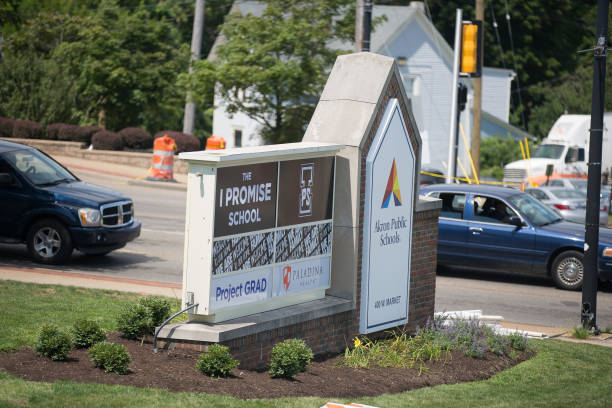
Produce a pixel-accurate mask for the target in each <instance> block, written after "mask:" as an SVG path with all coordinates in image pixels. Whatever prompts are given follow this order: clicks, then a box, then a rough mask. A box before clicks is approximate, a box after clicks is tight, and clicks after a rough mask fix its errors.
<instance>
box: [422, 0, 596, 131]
mask: <svg viewBox="0 0 612 408" xmlns="http://www.w3.org/2000/svg"><path fill="white" fill-rule="evenodd" d="M428 4H429V8H430V10H431V15H432V21H433V22H434V24H435V26H436V28H437V29H438V31H440V32H441V33H442V35H443V36H444V38H445V39H446V41H447V42H448V43H449V44H451V46H452V44H453V43H454V30H455V27H454V26H455V9H457V8H461V9H463V18H464V19H470V18H473V17H474V0H451V1H446V0H432V1H430V2H428ZM506 4H507V5H508V14H509V16H510V23H511V30H512V37H510V35H509V30H508V28H507V24H506V17H505V15H506ZM595 4H596V2H595V1H594V0H588V1H572V0H508V1H507V2H501V1H497V2H495V1H489V0H487V1H486V2H485V47H484V49H485V53H484V64H485V65H486V66H491V67H506V68H509V69H513V70H514V69H515V65H514V61H516V71H517V74H518V77H519V81H518V83H520V85H521V88H522V89H521V99H522V106H520V107H519V106H518V91H517V89H516V85H517V81H516V80H515V81H513V82H514V83H513V94H512V95H513V96H512V102H513V112H512V115H511V122H512V123H513V124H516V125H517V126H522V125H523V124H522V119H521V109H523V110H524V112H523V113H524V116H525V119H526V123H525V126H526V127H525V128H526V129H527V128H530V127H531V122H532V119H531V112H532V110H533V109H534V108H535V107H536V106H537V104H538V102H539V101H538V99H537V97H536V96H534V95H532V94H531V92H529V91H525V88H527V89H529V88H530V87H531V86H532V85H534V84H539V83H542V84H543V86H544V87H546V86H547V85H545V83H546V82H547V81H551V80H555V79H558V78H560V77H564V76H566V75H569V74H572V73H574V72H575V70H576V69H577V68H578V67H579V65H580V58H581V57H580V55H579V54H577V51H578V50H584V49H587V48H591V47H592V46H593V41H594V40H593V39H594V34H593V32H594V27H595V11H596V7H595ZM493 13H494V14H495V18H496V21H497V23H498V31H499V34H500V42H501V49H503V52H501V50H500V44H498V42H497V38H496V35H495V29H494V27H493V24H492V22H493ZM511 41H512V42H511ZM512 44H513V45H514V53H513V52H512Z"/></svg>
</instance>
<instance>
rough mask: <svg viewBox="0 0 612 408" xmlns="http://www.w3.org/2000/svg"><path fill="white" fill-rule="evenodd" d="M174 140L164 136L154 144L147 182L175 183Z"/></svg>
mask: <svg viewBox="0 0 612 408" xmlns="http://www.w3.org/2000/svg"><path fill="white" fill-rule="evenodd" d="M175 150H176V143H175V142H174V139H172V138H171V137H168V135H163V136H162V137H158V138H157V139H155V142H153V160H152V163H151V168H150V169H149V177H147V180H155V181H175V180H174V173H173V171H174V151H175Z"/></svg>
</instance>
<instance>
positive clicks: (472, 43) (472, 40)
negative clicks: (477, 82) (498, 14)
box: [459, 20, 482, 77]
mask: <svg viewBox="0 0 612 408" xmlns="http://www.w3.org/2000/svg"><path fill="white" fill-rule="evenodd" d="M481 31H482V21H478V20H473V21H464V22H463V23H462V25H461V69H460V73H459V74H460V75H461V76H468V77H480V75H481V71H482V66H481V63H480V61H481V60H482V58H481V53H482V41H481V38H482V34H481Z"/></svg>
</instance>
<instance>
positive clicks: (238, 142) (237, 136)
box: [234, 129, 242, 147]
mask: <svg viewBox="0 0 612 408" xmlns="http://www.w3.org/2000/svg"><path fill="white" fill-rule="evenodd" d="M234 146H235V147H241V146H242V130H238V129H234Z"/></svg>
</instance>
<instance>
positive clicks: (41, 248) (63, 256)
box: [26, 218, 73, 265]
mask: <svg viewBox="0 0 612 408" xmlns="http://www.w3.org/2000/svg"><path fill="white" fill-rule="evenodd" d="M26 240H27V245H28V251H29V252H30V256H31V257H32V258H34V260H35V261H36V262H40V263H44V264H54V265H57V264H60V263H62V262H64V261H65V260H67V259H68V258H69V257H70V255H71V254H72V249H73V247H72V239H71V238H70V233H69V232H68V230H67V229H66V227H64V225H63V224H62V223H60V222H59V221H57V220H54V219H51V218H48V219H43V220H40V221H38V222H36V223H35V224H34V225H32V227H30V230H29V231H28V236H27V238H26Z"/></svg>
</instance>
